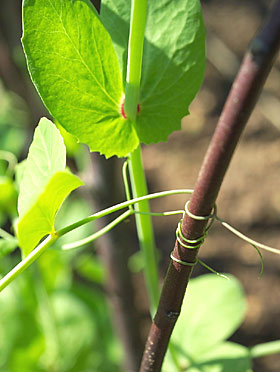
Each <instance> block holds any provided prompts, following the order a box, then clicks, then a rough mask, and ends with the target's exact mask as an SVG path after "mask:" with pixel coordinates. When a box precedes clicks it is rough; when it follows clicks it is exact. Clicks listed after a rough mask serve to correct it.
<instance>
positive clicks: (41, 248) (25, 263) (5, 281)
mask: <svg viewBox="0 0 280 372" xmlns="http://www.w3.org/2000/svg"><path fill="white" fill-rule="evenodd" d="M191 193H192V190H190V189H182V190H169V191H163V192H157V193H154V194H151V195H145V196H142V197H139V198H136V199H132V200H128V201H126V202H123V203H119V204H117V205H114V206H112V207H109V208H107V209H104V210H103V211H100V212H97V213H95V214H93V215H91V216H89V217H86V218H83V219H81V220H79V221H77V222H75V223H73V224H71V225H69V226H66V227H64V228H62V229H60V230H57V231H56V232H55V233H54V234H52V235H49V236H48V237H47V238H46V239H45V240H44V241H42V243H40V244H39V245H38V246H37V247H36V248H35V249H34V250H33V251H32V252H31V253H29V255H28V256H27V257H25V258H24V259H23V260H22V261H21V262H20V263H18V264H17V265H16V266H15V267H14V268H13V269H12V270H11V271H10V272H9V273H8V274H6V275H5V276H4V277H3V278H2V279H1V280H0V292H1V291H2V290H3V289H4V288H6V287H7V286H8V285H9V284H10V283H11V282H12V281H13V280H14V279H16V277H17V276H19V274H21V273H22V272H23V271H24V270H26V269H27V268H28V267H29V266H30V265H31V264H32V263H33V262H34V261H35V260H36V259H37V258H39V257H40V256H41V255H42V254H43V253H44V252H45V251H46V250H47V249H48V248H49V247H50V246H52V245H53V244H54V243H55V242H56V240H57V239H58V238H59V237H61V236H63V235H65V234H67V233H68V232H70V231H72V230H74V229H77V228H78V227H80V226H82V225H85V224H86V223H88V222H91V221H95V220H97V219H98V218H101V217H104V216H107V215H108V214H110V213H113V212H117V211H118V210H120V209H124V208H127V207H129V206H130V205H133V204H135V203H138V202H141V201H145V200H149V199H157V198H160V197H162V196H168V195H176V194H191ZM132 213H133V211H131V210H128V211H127V212H125V213H123V214H122V215H121V216H119V217H118V218H117V219H116V220H114V221H112V223H111V227H112V224H114V226H115V223H116V221H118V223H119V222H120V220H121V219H124V216H125V218H126V216H128V215H130V214H132ZM109 225H110V224H109ZM106 228H107V226H106V227H104V230H106ZM104 230H103V234H104V233H105V232H106V231H104Z"/></svg>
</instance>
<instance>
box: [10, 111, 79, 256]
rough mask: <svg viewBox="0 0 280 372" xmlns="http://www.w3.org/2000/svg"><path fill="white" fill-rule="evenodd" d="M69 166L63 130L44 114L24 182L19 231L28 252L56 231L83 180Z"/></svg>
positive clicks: (21, 191)
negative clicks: (69, 197) (57, 220)
mask: <svg viewBox="0 0 280 372" xmlns="http://www.w3.org/2000/svg"><path fill="white" fill-rule="evenodd" d="M65 166H66V150H65V146H64V143H63V139H62V137H61V135H60V133H59V130H58V129H57V128H56V127H55V125H54V124H53V123H52V122H51V121H49V120H47V119H45V118H43V119H41V121H40V123H39V125H38V127H37V128H36V130H35V134H34V139H33V142H32V144H31V146H30V149H29V153H28V157H27V159H26V161H25V163H24V168H23V169H22V170H23V172H22V174H23V176H22V181H21V183H20V193H19V202H18V209H19V222H18V225H17V235H18V240H19V246H20V248H21V249H22V252H23V254H24V255H25V256H26V255H27V254H28V253H30V252H31V251H32V249H33V248H35V246H36V244H38V243H39V241H40V240H41V239H42V238H43V237H44V236H45V235H47V234H50V233H52V232H54V220H55V216H56V213H57V211H58V209H59V207H60V206H61V204H62V203H63V201H64V199H65V198H66V197H67V195H68V194H69V193H70V192H71V191H73V190H74V189H76V188H77V187H79V186H81V185H82V184H83V183H82V181H81V180H80V179H79V178H78V177H76V176H74V175H73V174H71V173H70V172H69V171H66V170H65Z"/></svg>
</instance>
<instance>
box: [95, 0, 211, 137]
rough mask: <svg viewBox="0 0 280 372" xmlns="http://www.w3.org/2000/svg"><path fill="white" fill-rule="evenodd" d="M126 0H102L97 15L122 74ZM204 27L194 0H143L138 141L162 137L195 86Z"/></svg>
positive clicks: (177, 125)
mask: <svg viewBox="0 0 280 372" xmlns="http://www.w3.org/2000/svg"><path fill="white" fill-rule="evenodd" d="M130 3H131V2H130V1H124V0H103V1H102V7H101V18H102V20H103V22H104V24H105V26H106V28H107V29H108V31H109V32H110V35H111V37H112V40H113V42H114V45H115V49H116V52H117V54H118V58H119V62H120V64H121V66H122V73H123V76H125V70H126V62H127V45H128V35H129V16H130ZM205 60H206V58H205V30H204V24H203V19H202V12H201V6H200V2H199V1H198V0H176V1H173V0H157V1H149V2H148V14H147V27H146V32H145V42H144V51H143V68H142V80H141V90H140V114H139V115H138V116H137V120H136V124H135V128H136V131H137V134H138V137H139V139H140V141H141V142H144V143H146V144H149V143H151V142H159V141H166V140H167V137H168V135H169V134H171V133H172V132H173V131H175V130H179V129H181V119H182V117H184V116H185V115H187V114H188V113H189V112H188V107H189V105H190V103H191V102H192V100H193V99H194V97H195V95H196V93H197V92H198V90H199V88H200V85H201V83H202V80H203V76H204V69H205Z"/></svg>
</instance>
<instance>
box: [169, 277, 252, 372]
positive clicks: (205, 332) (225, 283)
mask: <svg viewBox="0 0 280 372" xmlns="http://www.w3.org/2000/svg"><path fill="white" fill-rule="evenodd" d="M229 278H230V280H225V279H222V278H220V277H218V276H216V275H213V274H208V275H203V276H201V277H198V278H196V279H193V280H191V282H190V285H189V287H188V290H187V295H186V300H185V301H184V303H183V307H182V311H181V315H180V317H179V319H178V322H177V323H176V326H175V329H174V332H173V335H172V343H173V344H174V346H175V347H176V349H177V350H178V351H179V356H180V363H181V364H183V365H184V364H185V363H189V361H190V360H196V361H198V360H199V361H200V360H201V358H202V357H203V355H204V354H205V353H207V352H210V351H211V350H212V349H215V347H216V346H217V345H218V344H220V343H221V342H222V341H224V340H225V339H227V338H228V337H229V336H230V335H231V334H232V333H233V332H234V331H235V330H236V329H237V328H238V327H239V326H240V324H241V323H242V321H243V319H244V315H245V310H246V302H245V296H244V293H243V290H242V288H241V285H240V283H239V282H238V280H237V279H235V278H234V277H232V276H229Z"/></svg>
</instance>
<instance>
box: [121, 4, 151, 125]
mask: <svg viewBox="0 0 280 372" xmlns="http://www.w3.org/2000/svg"><path fill="white" fill-rule="evenodd" d="M146 13H147V0H132V5H131V20H130V33H129V43H128V62H127V75H126V87H125V102H124V111H125V114H126V116H127V118H128V119H130V120H131V121H135V119H136V113H137V104H138V99H139V89H140V80H141V69H142V57H143V45H144V34H145V27H146Z"/></svg>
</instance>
